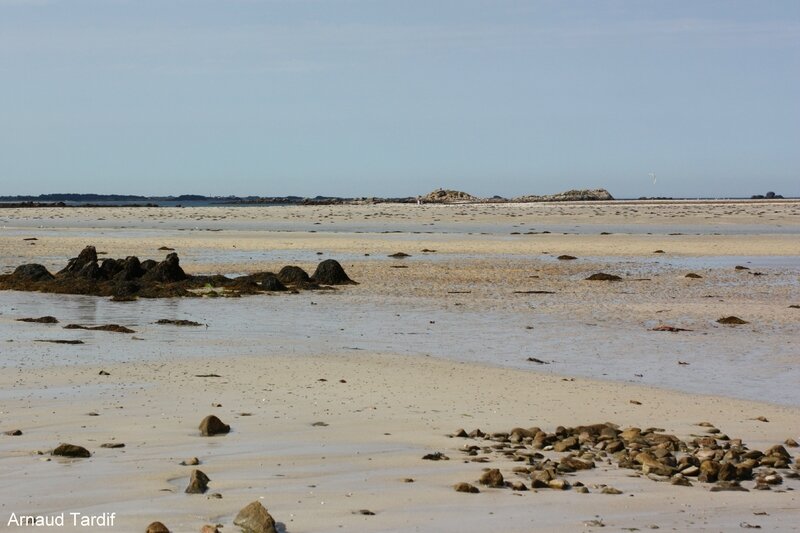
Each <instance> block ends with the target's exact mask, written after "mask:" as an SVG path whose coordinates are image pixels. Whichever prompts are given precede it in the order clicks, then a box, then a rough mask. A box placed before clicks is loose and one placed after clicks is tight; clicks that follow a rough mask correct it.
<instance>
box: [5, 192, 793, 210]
mask: <svg viewBox="0 0 800 533" xmlns="http://www.w3.org/2000/svg"><path fill="white" fill-rule="evenodd" d="M540 198H541V199H537V200H525V199H514V198H512V199H508V198H499V197H494V198H475V199H469V200H459V201H426V200H424V199H420V198H417V197H403V198H374V197H370V198H367V197H362V198H344V197H323V196H316V197H313V198H306V197H300V196H282V197H231V196H225V197H218V196H195V195H192V196H190V197H187V196H179V197H171V196H166V197H163V196H120V195H111V194H109V195H102V194H86V195H83V194H64V195H58V194H43V195H39V196H0V209H2V208H7V209H9V208H57V207H64V208H69V207H83V208H91V207H128V208H131V207H231V206H241V207H254V206H302V205H309V206H315V205H316V206H319V205H375V204H414V205H416V204H417V203H418V201H419V203H422V204H425V205H471V204H523V203H565V202H580V203H593V204H608V203H623V202H624V203H627V204H635V203H670V202H680V203H730V202H737V203H738V202H747V203H750V202H753V203H780V202H796V201H800V197H786V198H784V197H780V198H743V197H716V198H711V197H695V198H673V197H639V198H616V199H602V200H600V199H588V200H562V199H546V197H540Z"/></svg>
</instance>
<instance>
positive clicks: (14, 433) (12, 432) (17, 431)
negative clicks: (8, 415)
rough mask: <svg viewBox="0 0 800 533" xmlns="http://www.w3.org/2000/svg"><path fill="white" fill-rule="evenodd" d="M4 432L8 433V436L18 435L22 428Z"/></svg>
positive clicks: (20, 433)
mask: <svg viewBox="0 0 800 533" xmlns="http://www.w3.org/2000/svg"><path fill="white" fill-rule="evenodd" d="M5 434H6V435H8V436H9V437H19V436H20V435H22V430H21V429H11V430H9V431H6V432H5Z"/></svg>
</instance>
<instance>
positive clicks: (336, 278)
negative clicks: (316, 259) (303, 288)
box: [311, 259, 355, 285]
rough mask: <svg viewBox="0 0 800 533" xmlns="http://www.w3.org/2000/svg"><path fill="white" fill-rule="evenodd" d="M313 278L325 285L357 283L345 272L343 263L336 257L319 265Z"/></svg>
mask: <svg viewBox="0 0 800 533" xmlns="http://www.w3.org/2000/svg"><path fill="white" fill-rule="evenodd" d="M311 279H313V280H314V281H316V282H317V283H322V284H324V285H345V284H348V283H350V284H352V283H355V282H354V281H353V280H351V279H350V278H349V277H348V276H347V274H346V273H345V271H344V269H343V268H342V265H341V264H339V261H337V260H335V259H326V260H325V261H323V262H321V263H320V264H319V265H317V269H316V270H315V271H314V275H313V276H311Z"/></svg>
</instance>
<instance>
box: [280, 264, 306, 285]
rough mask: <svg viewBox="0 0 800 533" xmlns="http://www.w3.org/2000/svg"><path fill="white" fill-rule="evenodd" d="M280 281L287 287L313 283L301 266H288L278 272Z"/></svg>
mask: <svg viewBox="0 0 800 533" xmlns="http://www.w3.org/2000/svg"><path fill="white" fill-rule="evenodd" d="M278 279H279V280H280V281H281V283H285V284H287V285H289V284H294V283H304V282H307V281H311V278H310V277H309V275H308V272H306V271H305V270H303V269H302V268H300V267H299V266H294V265H287V266H285V267H283V268H282V269H281V270H280V272H278Z"/></svg>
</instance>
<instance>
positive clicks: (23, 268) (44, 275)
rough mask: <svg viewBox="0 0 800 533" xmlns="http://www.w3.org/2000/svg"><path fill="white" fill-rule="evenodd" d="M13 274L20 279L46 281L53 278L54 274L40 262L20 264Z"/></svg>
mask: <svg viewBox="0 0 800 533" xmlns="http://www.w3.org/2000/svg"><path fill="white" fill-rule="evenodd" d="M11 275H12V276H13V277H14V278H15V279H17V280H19V281H46V280H51V279H53V275H52V274H51V273H50V272H49V271H48V270H47V269H46V268H45V267H44V266H43V265H40V264H38V263H29V264H27V265H20V266H18V267H17V268H15V269H14V273H13V274H11Z"/></svg>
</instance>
